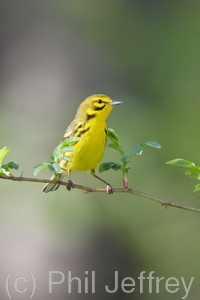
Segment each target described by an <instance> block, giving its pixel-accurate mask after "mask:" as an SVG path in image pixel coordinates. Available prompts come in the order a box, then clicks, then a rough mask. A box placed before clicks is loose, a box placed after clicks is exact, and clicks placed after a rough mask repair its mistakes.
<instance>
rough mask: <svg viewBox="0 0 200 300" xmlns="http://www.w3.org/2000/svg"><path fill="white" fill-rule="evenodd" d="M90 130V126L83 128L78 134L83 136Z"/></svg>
mask: <svg viewBox="0 0 200 300" xmlns="http://www.w3.org/2000/svg"><path fill="white" fill-rule="evenodd" d="M88 130H90V127H88V128H87V129H85V130H81V131H80V132H79V134H78V135H77V136H78V137H81V136H82V135H83V134H84V133H85V132H87V131H88Z"/></svg>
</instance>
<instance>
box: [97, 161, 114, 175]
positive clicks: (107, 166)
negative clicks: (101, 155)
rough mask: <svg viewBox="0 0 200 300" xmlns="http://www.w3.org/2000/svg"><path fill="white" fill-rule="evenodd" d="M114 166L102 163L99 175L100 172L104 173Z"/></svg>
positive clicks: (110, 163)
mask: <svg viewBox="0 0 200 300" xmlns="http://www.w3.org/2000/svg"><path fill="white" fill-rule="evenodd" d="M114 165H115V163H114V162H105V163H102V164H101V165H100V166H99V173H102V172H104V171H108V170H109V169H111V168H112V167H113V166H114Z"/></svg>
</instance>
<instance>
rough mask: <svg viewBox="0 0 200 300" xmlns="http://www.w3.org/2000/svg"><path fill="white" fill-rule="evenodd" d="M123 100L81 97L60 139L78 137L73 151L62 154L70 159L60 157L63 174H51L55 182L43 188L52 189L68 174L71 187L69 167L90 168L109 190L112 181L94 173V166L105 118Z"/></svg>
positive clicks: (103, 142)
mask: <svg viewBox="0 0 200 300" xmlns="http://www.w3.org/2000/svg"><path fill="white" fill-rule="evenodd" d="M120 103H122V102H119V101H113V100H112V99H110V98H109V97H108V96H105V95H101V94H95V95H92V96H90V97H88V98H87V99H86V100H84V101H83V102H82V103H81V104H80V106H79V108H78V110H77V113H76V116H75V119H74V120H73V121H72V122H71V124H70V125H69V126H68V128H67V130H66V132H65V134H64V136H63V138H62V140H61V142H63V141H64V140H65V139H67V138H69V137H80V140H79V141H77V142H76V143H75V144H74V145H73V147H74V149H75V152H68V153H65V155H67V156H69V157H70V158H71V160H72V161H71V162H69V161H66V160H61V161H60V166H61V168H62V174H58V175H54V176H53V177H52V178H51V180H58V182H57V183H53V182H52V183H47V184H46V185H45V186H44V188H43V192H45V193H48V192H50V191H55V190H57V189H58V187H59V182H60V181H61V180H62V179H63V178H64V176H66V175H67V174H68V189H69V190H70V189H71V187H73V183H72V181H71V180H70V175H71V172H72V171H87V170H90V171H91V175H92V176H94V177H96V178H98V179H99V180H101V181H102V182H104V183H105V184H106V185H107V192H108V193H112V187H111V185H110V184H109V183H108V182H106V181H104V180H103V179H101V178H100V177H98V176H97V175H96V174H95V168H96V167H97V165H98V164H99V163H100V161H101V160H102V157H103V154H104V150H105V146H106V138H107V126H106V118H107V117H108V115H109V114H110V112H111V110H112V109H113V107H114V106H115V105H117V104H120Z"/></svg>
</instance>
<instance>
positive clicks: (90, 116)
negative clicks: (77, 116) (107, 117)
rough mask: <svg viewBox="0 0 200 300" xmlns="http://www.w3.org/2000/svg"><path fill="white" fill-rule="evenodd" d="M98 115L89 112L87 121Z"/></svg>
mask: <svg viewBox="0 0 200 300" xmlns="http://www.w3.org/2000/svg"><path fill="white" fill-rule="evenodd" d="M95 117H96V114H91V115H90V114H87V121H89V120H91V119H93V118H95Z"/></svg>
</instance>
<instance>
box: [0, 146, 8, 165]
mask: <svg viewBox="0 0 200 300" xmlns="http://www.w3.org/2000/svg"><path fill="white" fill-rule="evenodd" d="M8 152H9V149H8V148H7V147H4V148H2V149H0V165H1V164H2V161H3V159H4V157H5V156H6V154H7V153H8Z"/></svg>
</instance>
